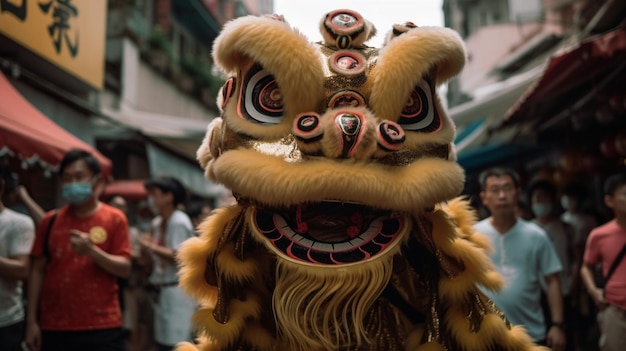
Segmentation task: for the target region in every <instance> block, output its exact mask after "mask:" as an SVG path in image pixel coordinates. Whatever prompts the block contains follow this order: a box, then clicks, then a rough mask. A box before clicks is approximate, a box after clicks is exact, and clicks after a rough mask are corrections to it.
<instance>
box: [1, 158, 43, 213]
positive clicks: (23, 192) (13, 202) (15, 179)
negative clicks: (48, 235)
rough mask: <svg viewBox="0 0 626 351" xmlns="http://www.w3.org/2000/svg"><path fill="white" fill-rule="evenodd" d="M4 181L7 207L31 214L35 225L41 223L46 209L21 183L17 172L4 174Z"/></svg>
mask: <svg viewBox="0 0 626 351" xmlns="http://www.w3.org/2000/svg"><path fill="white" fill-rule="evenodd" d="M5 168H6V167H5ZM4 181H5V183H4V195H3V197H4V199H5V201H6V202H5V203H4V204H5V207H9V208H11V209H12V210H14V211H16V212H19V213H22V214H25V215H29V216H30V217H31V218H32V219H33V221H35V225H39V223H41V220H42V219H43V217H44V215H45V214H46V211H44V209H43V208H41V206H40V205H39V204H38V203H37V201H35V200H34V199H33V198H32V196H31V195H30V193H29V192H28V189H26V187H25V186H24V185H22V184H20V178H19V176H18V175H17V173H15V172H7V173H6V174H5V176H4Z"/></svg>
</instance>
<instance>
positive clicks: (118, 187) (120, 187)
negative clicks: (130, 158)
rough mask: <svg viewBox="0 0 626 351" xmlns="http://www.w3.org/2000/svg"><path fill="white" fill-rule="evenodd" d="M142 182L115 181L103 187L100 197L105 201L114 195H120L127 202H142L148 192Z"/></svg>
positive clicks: (137, 180)
mask: <svg viewBox="0 0 626 351" xmlns="http://www.w3.org/2000/svg"><path fill="white" fill-rule="evenodd" d="M143 184H144V180H140V179H134V180H116V181H113V182H111V183H109V184H107V185H106V186H105V187H104V191H103V192H102V194H101V197H102V198H104V199H106V198H108V197H111V196H114V195H121V196H123V197H125V198H126V199H128V200H143V199H145V198H147V197H148V192H147V191H146V188H144V186H143Z"/></svg>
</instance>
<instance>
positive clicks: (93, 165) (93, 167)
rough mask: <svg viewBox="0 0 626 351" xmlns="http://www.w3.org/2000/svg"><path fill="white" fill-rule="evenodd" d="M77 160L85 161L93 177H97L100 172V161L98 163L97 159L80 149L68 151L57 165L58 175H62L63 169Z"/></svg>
mask: <svg viewBox="0 0 626 351" xmlns="http://www.w3.org/2000/svg"><path fill="white" fill-rule="evenodd" d="M78 160H83V161H85V163H86V164H87V167H88V168H89V170H90V171H91V172H92V173H93V174H94V175H98V174H100V172H102V167H101V166H100V161H98V159H97V158H95V157H94V156H93V155H92V154H91V153H89V152H88V151H85V150H81V149H72V150H70V151H68V152H67V153H66V154H65V156H63V159H62V160H61V163H60V164H59V174H63V171H65V169H66V168H67V167H68V166H69V165H71V164H72V163H74V162H76V161H78Z"/></svg>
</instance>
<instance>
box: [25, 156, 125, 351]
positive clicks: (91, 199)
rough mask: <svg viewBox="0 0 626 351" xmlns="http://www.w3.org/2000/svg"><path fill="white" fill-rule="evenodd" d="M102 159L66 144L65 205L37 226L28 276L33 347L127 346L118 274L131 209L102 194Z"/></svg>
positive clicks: (62, 170) (62, 166)
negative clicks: (106, 201) (124, 209)
mask: <svg viewBox="0 0 626 351" xmlns="http://www.w3.org/2000/svg"><path fill="white" fill-rule="evenodd" d="M100 176H101V168H100V164H99V162H98V160H97V159H96V158H94V157H93V156H92V155H91V154H89V153H88V152H86V151H83V150H71V151H69V152H68V153H67V154H66V155H65V157H64V158H63V160H62V161H61V163H60V165H59V178H60V181H61V185H62V196H63V199H64V200H65V201H66V202H67V205H65V206H63V207H61V208H59V209H57V210H54V211H51V212H49V213H47V214H46V216H45V217H44V219H43V220H42V222H41V225H40V226H39V227H38V228H37V236H36V239H35V243H34V245H33V249H32V252H31V256H32V266H31V271H30V276H29V280H28V287H29V290H28V306H27V313H26V322H27V323H26V340H25V341H26V345H27V346H28V348H29V349H30V350H31V351H36V350H43V351H50V350H51V351H56V350H59V351H60V350H63V351H72V350H77V351H78V350H81V351H82V350H89V351H97V350H111V351H113V350H125V349H126V347H125V338H124V333H123V330H122V314H121V310H120V305H119V299H118V289H119V287H118V284H117V281H118V278H127V277H128V276H129V274H130V256H131V250H130V241H129V235H128V223H127V220H126V216H125V215H124V214H123V213H122V212H121V211H120V210H118V209H117V208H114V207H111V206H109V205H107V204H104V203H101V202H100V201H98V198H97V196H96V194H95V189H98V187H99V186H100V185H101V179H100Z"/></svg>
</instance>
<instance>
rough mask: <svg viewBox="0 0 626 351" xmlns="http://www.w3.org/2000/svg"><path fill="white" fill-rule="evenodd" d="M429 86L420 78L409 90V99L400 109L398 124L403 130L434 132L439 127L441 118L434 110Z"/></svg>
mask: <svg viewBox="0 0 626 351" xmlns="http://www.w3.org/2000/svg"><path fill="white" fill-rule="evenodd" d="M432 96H433V95H432V91H431V87H430V85H429V83H428V81H426V80H422V81H421V82H420V83H419V84H418V85H417V86H416V87H415V89H413V91H411V95H410V96H409V100H408V101H407V103H406V105H405V106H404V108H403V109H402V113H401V114H400V119H399V120H398V124H400V125H401V126H402V128H403V129H404V130H410V131H416V132H426V133H430V132H434V131H435V130H437V129H439V127H440V125H441V120H440V119H439V116H438V115H437V113H436V112H435V107H434V105H433V101H432Z"/></svg>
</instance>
